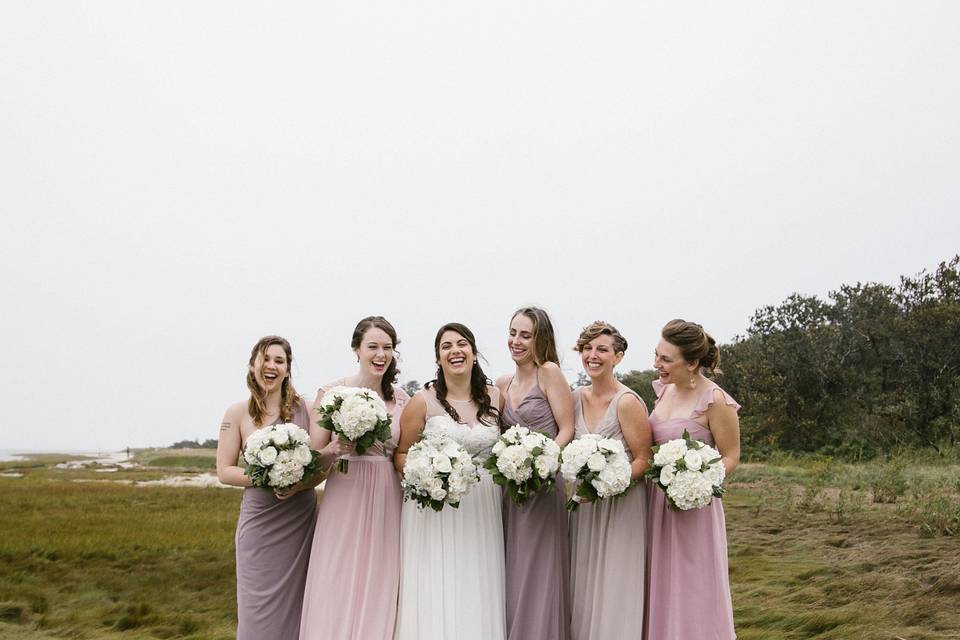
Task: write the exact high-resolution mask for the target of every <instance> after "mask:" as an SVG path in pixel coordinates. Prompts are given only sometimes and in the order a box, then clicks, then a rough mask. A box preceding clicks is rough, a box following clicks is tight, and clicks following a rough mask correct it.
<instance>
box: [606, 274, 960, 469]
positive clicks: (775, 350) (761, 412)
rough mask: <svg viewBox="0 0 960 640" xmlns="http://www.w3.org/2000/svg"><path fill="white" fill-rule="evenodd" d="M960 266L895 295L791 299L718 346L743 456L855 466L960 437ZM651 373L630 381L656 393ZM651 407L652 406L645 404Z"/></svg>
mask: <svg viewBox="0 0 960 640" xmlns="http://www.w3.org/2000/svg"><path fill="white" fill-rule="evenodd" d="M958 267H960V256H955V257H954V258H953V259H952V260H950V261H949V262H943V263H941V264H940V265H939V266H938V267H937V268H936V269H935V270H934V271H932V272H929V271H923V272H921V273H919V274H917V275H916V276H912V277H907V276H904V277H901V278H900V282H899V284H897V285H896V286H891V285H887V284H877V283H866V284H864V283H859V282H858V283H857V284H855V285H842V286H841V287H840V288H839V289H838V290H837V291H832V292H830V294H829V296H828V299H827V300H822V299H820V298H818V297H817V296H804V295H801V294H793V295H791V296H790V297H788V298H787V299H786V300H784V301H783V302H782V303H781V304H779V305H777V306H765V307H762V308H760V309H759V310H757V312H756V313H755V314H754V315H753V317H751V319H750V325H749V328H748V330H747V333H746V335H745V336H740V337H738V338H736V339H735V340H734V342H733V343H732V344H728V345H722V346H721V354H722V369H723V372H724V373H723V374H722V375H721V376H720V377H719V378H718V382H719V383H720V384H721V385H722V386H723V387H724V388H725V389H727V391H729V392H730V393H731V394H732V395H733V396H734V397H735V398H737V400H738V401H740V402H741V403H742V404H743V411H742V414H741V428H742V436H743V443H744V449H745V452H746V453H747V454H748V455H750V454H757V453H764V452H768V451H772V450H777V449H783V450H788V451H798V452H799V451H818V452H822V453H829V454H833V455H841V456H844V457H852V458H860V457H872V456H873V455H875V454H877V453H879V452H883V451H891V450H893V449H895V448H896V447H899V446H917V445H920V446H930V447H934V448H936V449H937V450H938V451H939V450H940V449H941V447H942V446H943V445H944V444H949V445H955V444H957V439H958V437H960V271H958ZM653 375H654V373H653V372H651V371H643V372H637V371H633V372H630V373H628V374H626V375H625V376H623V378H622V379H623V381H624V383H626V384H628V385H629V386H631V387H634V388H636V389H637V390H638V391H640V392H641V394H646V395H649V380H650V379H652V378H653ZM645 397H646V396H645Z"/></svg>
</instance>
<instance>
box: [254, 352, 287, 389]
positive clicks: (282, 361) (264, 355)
mask: <svg viewBox="0 0 960 640" xmlns="http://www.w3.org/2000/svg"><path fill="white" fill-rule="evenodd" d="M250 372H251V373H253V377H254V379H256V381H257V384H258V385H260V388H262V389H263V390H264V391H265V392H267V393H271V392H273V391H279V390H280V388H281V386H282V385H283V381H284V380H286V379H287V378H288V377H289V376H290V362H289V361H288V360H287V354H286V352H285V351H284V349H283V347H282V346H280V345H279V344H271V345H270V346H268V347H267V348H266V349H264V350H263V351H261V352H260V353H258V354H257V357H256V358H255V359H254V361H253V364H251V365H250Z"/></svg>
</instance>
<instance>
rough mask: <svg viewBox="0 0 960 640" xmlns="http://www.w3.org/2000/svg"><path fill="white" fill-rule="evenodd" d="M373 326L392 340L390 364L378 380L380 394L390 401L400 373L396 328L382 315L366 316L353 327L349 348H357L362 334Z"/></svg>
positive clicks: (361, 339)
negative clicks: (394, 384)
mask: <svg viewBox="0 0 960 640" xmlns="http://www.w3.org/2000/svg"><path fill="white" fill-rule="evenodd" d="M374 328H376V329H380V330H381V331H383V332H384V333H385V334H387V335H388V336H390V340H391V341H392V342H393V349H394V351H393V357H392V358H390V366H388V367H387V370H386V371H384V372H383V379H382V380H381V381H380V394H381V395H382V396H383V399H384V400H386V401H387V402H391V401H392V400H393V383H394V382H396V381H397V376H398V375H400V370H399V369H397V351H396V349H397V345H398V344H400V341H399V340H397V330H396V329H394V328H393V325H392V324H390V323H389V322H387V319H386V318H384V317H383V316H367V317H366V318H364V319H363V320H361V321H360V322H358V323H357V326H356V328H354V330H353V338H351V339H350V348H351V349H359V348H360V344H361V343H362V342H363V335H364V334H365V333H366V332H367V331H369V330H370V329H374Z"/></svg>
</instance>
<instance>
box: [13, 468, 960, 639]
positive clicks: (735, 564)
mask: <svg viewBox="0 0 960 640" xmlns="http://www.w3.org/2000/svg"><path fill="white" fill-rule="evenodd" d="M204 454H205V455H204ZM179 455H181V454H180V453H177V452H161V453H153V452H151V453H147V452H138V454H137V457H138V459H140V460H142V461H144V462H146V461H148V460H154V459H155V458H162V457H167V458H172V459H176V458H177V457H178V456H179ZM183 455H189V454H183ZM141 456H142V458H141ZM190 457H191V458H195V459H203V458H204V457H206V458H208V459H209V458H211V456H210V454H209V452H203V453H202V454H201V455H197V456H193V455H190ZM33 462H35V461H30V463H31V464H33ZM8 464H12V465H18V464H19V466H18V467H17V469H18V470H19V471H22V472H24V473H25V475H24V477H22V478H3V477H0V531H2V532H3V535H2V536H0V637H2V638H4V639H9V640H33V639H37V638H45V639H49V638H78V639H90V640H101V639H121V638H185V639H191V640H200V639H213V640H220V639H226V638H233V637H234V633H235V624H236V614H235V607H236V601H235V596H234V594H235V589H236V585H235V578H234V549H233V534H234V527H235V525H236V518H237V513H238V510H239V503H240V494H239V492H236V491H229V490H223V489H198V488H170V487H138V486H135V485H128V484H119V483H115V482H96V483H95V482H90V480H91V479H100V480H114V479H128V480H130V479H132V480H136V479H153V478H154V477H155V476H157V475H158V474H160V475H162V472H161V471H158V469H159V468H160V467H163V463H161V464H159V465H154V466H153V467H152V469H146V468H140V469H135V470H130V471H118V472H115V473H111V474H100V473H96V472H95V471H93V470H91V469H77V470H56V469H51V468H50V465H51V464H55V462H54V459H53V458H50V459H46V460H45V461H44V462H43V463H42V464H38V465H36V466H25V465H24V462H22V461H21V462H19V463H17V462H15V463H4V465H3V467H7V465H8ZM180 464H181V463H180V462H178V463H177V464H176V465H174V464H173V463H170V465H169V467H167V470H168V471H169V470H170V469H174V468H180V466H179V465H180ZM887 464H888V463H887V462H885V461H876V462H871V463H868V464H859V465H853V464H846V463H840V462H837V461H834V460H830V459H816V460H809V459H795V458H789V457H783V458H781V459H778V460H776V461H775V462H764V463H751V464H744V465H742V466H741V468H739V469H738V470H737V472H736V473H735V474H734V475H733V476H732V477H731V478H730V485H729V492H728V494H727V496H726V497H725V498H724V508H725V511H726V516H727V530H728V540H729V551H730V574H731V581H730V584H731V590H732V593H733V603H734V615H735V619H736V624H737V631H738V635H739V637H740V638H741V640H781V639H782V640H800V639H804V640H806V639H814V640H846V639H850V640H854V639H856V640H894V639H895V638H897V637H900V638H905V639H909V640H945V639H947V638H952V639H955V638H958V637H960V611H958V610H957V606H956V603H957V602H958V600H960V534H958V533H951V532H952V531H954V530H955V526H956V524H957V522H958V519H960V513H957V511H956V510H955V508H956V505H957V501H958V500H960V496H958V495H957V494H958V493H960V491H958V489H960V485H958V483H957V477H958V475H957V474H958V472H960V465H958V464H957V462H956V461H955V460H947V461H944V460H941V459H936V460H932V461H931V460H926V461H925V460H924V459H923V458H922V456H918V457H916V458H913V459H910V460H908V461H907V464H905V465H904V466H903V469H902V470H900V471H899V472H898V473H901V474H902V477H903V479H904V481H905V482H906V485H907V489H906V491H905V492H904V493H903V494H902V495H898V496H897V498H896V502H895V503H890V502H884V501H880V502H875V501H874V491H875V490H876V485H875V482H876V479H877V478H878V477H881V476H882V475H883V474H885V473H888V472H889V468H888V467H886V466H885V465H887ZM104 476H109V477H108V478H105V477H104ZM74 480H83V482H74ZM951 509H954V510H951Z"/></svg>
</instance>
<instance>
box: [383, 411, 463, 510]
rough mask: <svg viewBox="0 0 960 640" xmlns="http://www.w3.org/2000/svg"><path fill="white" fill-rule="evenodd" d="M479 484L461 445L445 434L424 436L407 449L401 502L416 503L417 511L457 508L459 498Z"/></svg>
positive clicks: (439, 417) (426, 434)
mask: <svg viewBox="0 0 960 640" xmlns="http://www.w3.org/2000/svg"><path fill="white" fill-rule="evenodd" d="M444 417H445V416H438V417H434V418H431V419H430V420H438V419H440V420H442V419H443V418H444ZM447 419H448V420H451V419H450V418H447ZM451 422H452V420H451ZM479 481H480V475H479V473H478V472H477V466H476V464H474V462H473V458H471V457H470V454H469V453H468V452H467V450H466V449H465V448H464V447H463V445H461V444H460V443H459V442H457V441H456V440H454V439H453V438H451V437H449V436H447V435H444V434H442V433H436V432H433V433H425V434H424V436H423V438H422V439H421V440H420V441H419V442H417V443H416V444H414V445H413V446H412V447H410V451H408V452H407V459H406V462H405V463H404V465H403V478H402V479H401V480H400V486H401V487H402V488H403V499H404V500H416V501H417V502H418V503H419V505H420V508H421V509H423V508H425V507H430V508H431V509H433V510H434V511H440V510H441V509H443V506H444V505H447V504H448V505H450V506H451V507H454V508H456V507H459V506H460V499H461V498H463V496H465V495H466V494H467V493H468V492H469V491H470V487H472V486H473V485H475V484H477V483H478V482H479Z"/></svg>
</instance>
